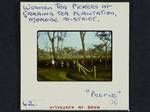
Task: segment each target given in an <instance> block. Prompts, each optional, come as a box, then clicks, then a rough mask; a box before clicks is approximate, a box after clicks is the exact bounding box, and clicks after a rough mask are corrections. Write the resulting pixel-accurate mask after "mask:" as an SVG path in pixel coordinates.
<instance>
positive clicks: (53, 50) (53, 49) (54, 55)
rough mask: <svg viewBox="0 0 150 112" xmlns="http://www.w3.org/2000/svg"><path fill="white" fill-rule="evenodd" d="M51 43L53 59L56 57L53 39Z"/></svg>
mask: <svg viewBox="0 0 150 112" xmlns="http://www.w3.org/2000/svg"><path fill="white" fill-rule="evenodd" d="M51 44H52V52H53V58H54V60H55V59H56V53H55V46H54V41H51Z"/></svg>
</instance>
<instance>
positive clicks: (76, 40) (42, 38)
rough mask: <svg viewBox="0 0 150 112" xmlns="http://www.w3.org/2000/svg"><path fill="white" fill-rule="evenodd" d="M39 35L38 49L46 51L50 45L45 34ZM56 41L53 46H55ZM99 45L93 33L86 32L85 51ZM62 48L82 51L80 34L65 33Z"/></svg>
mask: <svg viewBox="0 0 150 112" xmlns="http://www.w3.org/2000/svg"><path fill="white" fill-rule="evenodd" d="M38 35H39V40H38V42H39V48H41V49H45V50H47V49H48V48H49V46H51V43H50V42H49V39H48V35H47V32H38ZM56 43H57V39H56V41H55V46H56V45H57V44H56ZM98 44H100V40H99V39H98V38H97V37H95V32H86V34H85V49H86V50H87V49H88V48H92V47H93V45H98ZM63 47H72V48H75V49H78V50H79V49H82V44H81V39H80V32H67V35H66V37H65V39H64V41H63Z"/></svg>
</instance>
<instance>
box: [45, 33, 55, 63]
mask: <svg viewBox="0 0 150 112" xmlns="http://www.w3.org/2000/svg"><path fill="white" fill-rule="evenodd" d="M55 33H56V32H55V31H54V32H47V35H48V38H49V41H50V42H51V46H52V54H53V58H54V60H56V58H57V56H56V52H55V39H56V35H55Z"/></svg>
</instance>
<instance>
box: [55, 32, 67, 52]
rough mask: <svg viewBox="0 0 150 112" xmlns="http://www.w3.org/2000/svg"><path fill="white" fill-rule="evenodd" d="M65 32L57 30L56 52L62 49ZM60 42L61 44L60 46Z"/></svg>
mask: <svg viewBox="0 0 150 112" xmlns="http://www.w3.org/2000/svg"><path fill="white" fill-rule="evenodd" d="M66 34H67V32H57V52H58V53H60V51H62V46H63V41H64V38H65V37H66ZM60 42H61V46H60Z"/></svg>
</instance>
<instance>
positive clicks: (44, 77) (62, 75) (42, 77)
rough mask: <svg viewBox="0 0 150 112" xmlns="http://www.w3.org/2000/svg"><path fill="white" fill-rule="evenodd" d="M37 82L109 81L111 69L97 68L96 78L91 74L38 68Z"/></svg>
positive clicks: (101, 66) (100, 66) (99, 66)
mask: <svg viewBox="0 0 150 112" xmlns="http://www.w3.org/2000/svg"><path fill="white" fill-rule="evenodd" d="M37 79H38V81H111V80H112V74H111V67H109V69H108V70H106V69H105V67H104V66H103V65H98V66H97V72H96V78H94V75H93V73H89V74H88V75H84V74H83V73H79V72H77V71H72V70H68V69H66V68H64V69H53V68H38V74H37Z"/></svg>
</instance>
